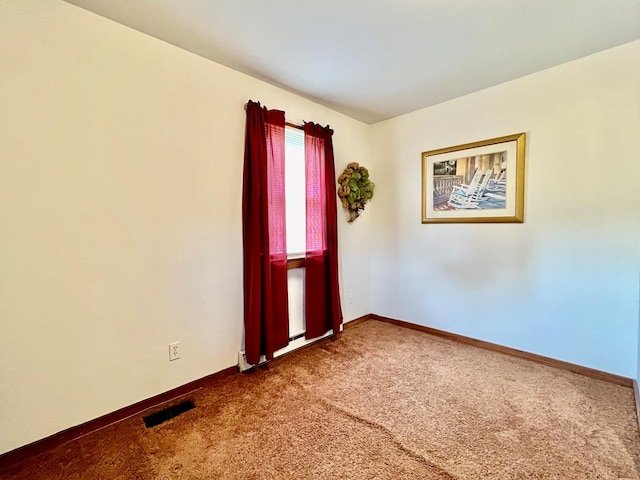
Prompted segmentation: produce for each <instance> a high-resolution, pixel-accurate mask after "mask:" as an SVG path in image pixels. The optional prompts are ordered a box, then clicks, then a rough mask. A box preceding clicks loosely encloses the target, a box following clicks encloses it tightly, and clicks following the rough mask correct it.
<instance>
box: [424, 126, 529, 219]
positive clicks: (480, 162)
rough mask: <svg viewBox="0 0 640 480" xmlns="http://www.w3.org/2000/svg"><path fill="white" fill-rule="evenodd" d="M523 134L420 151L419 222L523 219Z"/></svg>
mask: <svg viewBox="0 0 640 480" xmlns="http://www.w3.org/2000/svg"><path fill="white" fill-rule="evenodd" d="M525 146H526V134H525V133H516V134H513V135H507V136H505V137H498V138H491V139H489V140H482V141H479V142H473V143H465V144H464V145H456V146H455V147H447V148H439V149H437V150H430V151H428V152H423V153H422V223H522V222H524V188H525V181H524V180H525V178H524V173H525V170H524V166H525Z"/></svg>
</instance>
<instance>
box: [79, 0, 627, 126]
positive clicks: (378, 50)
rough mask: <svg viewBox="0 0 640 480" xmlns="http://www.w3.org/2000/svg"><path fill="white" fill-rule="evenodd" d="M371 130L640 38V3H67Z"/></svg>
mask: <svg viewBox="0 0 640 480" xmlns="http://www.w3.org/2000/svg"><path fill="white" fill-rule="evenodd" d="M67 1H68V2H69V3H73V4H75V5H78V6H81V7H83V8H86V9H88V10H91V11H93V12H95V13H98V14H100V15H103V16H105V17H107V18H110V19H112V20H115V21H116V22H119V23H122V24H124V25H127V26H129V27H131V28H134V29H136V30H139V31H141V32H144V33H146V34H149V35H151V36H154V37H156V38H159V39H161V40H164V41H166V42H169V43H171V44H174V45H177V46H179V47H181V48H184V49H185V50H188V51H191V52H193V53H196V54H198V55H201V56H203V57H205V58H209V59H211V60H214V61H216V62H218V63H221V64H224V65H227V66H229V67H231V68H233V69H235V70H239V71H241V72H244V73H247V74H249V75H252V76H254V77H257V78H260V79H263V80H266V81H267V82H269V83H272V84H274V85H278V86H281V87H284V88H286V89H287V90H291V91H294V92H297V93H299V94H301V95H303V96H305V97H307V98H310V99H313V100H315V101H316V102H318V103H321V104H323V105H326V106H329V107H331V108H333V109H335V110H338V111H340V112H343V113H345V114H347V115H349V116H351V117H353V118H357V119H359V120H362V121H364V122H367V123H373V122H377V121H380V120H383V119H386V118H390V117H394V116H396V115H400V114H403V113H407V112H410V111H414V110H417V109H419V108H423V107H426V106H429V105H434V104H436V103H440V102H443V101H445V100H449V99H451V98H455V97H459V96H462V95H465V94H467V93H471V92H474V91H477V90H480V89H483V88H486V87H489V86H492V85H496V84H499V83H502V82H505V81H508V80H512V79H514V78H517V77H520V76H523V75H526V74H529V73H532V72H536V71H539V70H542V69H545V68H548V67H551V66H554V65H558V64H561V63H564V62H567V61H570V60H573V59H576V58H579V57H583V56H585V55H589V54H591V53H595V52H597V51H600V50H605V49H607V48H611V47H614V46H616V45H621V44H623V43H626V42H630V41H632V40H636V39H638V38H640V0H395V1H391V0H324V1H322V2H309V1H305V0H296V1H294V0H271V1H267V0H67Z"/></svg>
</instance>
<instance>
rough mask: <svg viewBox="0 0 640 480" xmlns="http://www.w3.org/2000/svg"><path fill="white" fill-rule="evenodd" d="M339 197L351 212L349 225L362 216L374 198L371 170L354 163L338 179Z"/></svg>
mask: <svg viewBox="0 0 640 480" xmlns="http://www.w3.org/2000/svg"><path fill="white" fill-rule="evenodd" d="M338 185H340V186H339V187H338V196H339V197H340V200H341V201H342V206H343V207H344V208H346V209H347V210H348V211H349V223H351V222H353V221H354V220H355V219H356V218H358V217H359V216H360V210H364V205H365V204H366V203H367V201H368V200H371V199H372V198H373V189H374V187H375V184H374V183H373V182H372V181H371V180H369V170H367V169H366V168H365V167H362V166H360V165H358V164H357V163H356V162H352V163H350V164H349V165H347V167H346V168H345V169H344V172H342V175H340V176H339V177H338Z"/></svg>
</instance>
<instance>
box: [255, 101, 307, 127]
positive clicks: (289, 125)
mask: <svg viewBox="0 0 640 480" xmlns="http://www.w3.org/2000/svg"><path fill="white" fill-rule="evenodd" d="M248 105H249V102H247V103H245V104H244V111H245V112H246V111H247V106H248ZM258 105H260V102H258ZM284 124H285V125H286V126H287V127H291V128H297V129H298V130H304V126H303V125H298V124H297V123H293V122H284Z"/></svg>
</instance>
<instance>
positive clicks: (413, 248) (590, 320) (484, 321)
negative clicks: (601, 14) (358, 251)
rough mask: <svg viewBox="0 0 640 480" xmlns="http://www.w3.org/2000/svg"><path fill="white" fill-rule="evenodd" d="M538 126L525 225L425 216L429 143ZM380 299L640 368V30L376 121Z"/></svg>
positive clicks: (375, 254) (411, 315) (538, 348)
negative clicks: (603, 47)
mask: <svg viewBox="0 0 640 480" xmlns="http://www.w3.org/2000/svg"><path fill="white" fill-rule="evenodd" d="M519 132H526V133H527V136H528V137H527V142H528V146H527V164H526V177H527V178H526V183H527V188H526V207H525V209H526V219H525V223H524V224H514V225H511V224H496V225H492V224H470V225H464V224H457V225H456V224H453V225H434V224H429V225H422V224H421V223H420V218H421V213H420V198H421V184H420V178H421V174H420V168H421V165H420V153H421V152H423V151H428V150H433V149H437V148H442V147H448V146H453V145H460V144H463V143H468V142H474V141H478V140H483V139H488V138H494V137H499V136H503V135H509V134H514V133H519ZM372 134H373V135H372V137H371V138H372V141H373V154H374V161H373V163H372V169H373V170H374V171H375V172H376V174H377V176H378V177H380V178H383V179H384V183H383V184H379V188H378V192H377V197H376V199H375V205H374V207H375V208H373V210H372V211H373V217H372V239H373V243H372V291H371V298H372V309H373V311H374V312H376V313H378V314H381V315H386V316H390V317H395V318H399V319H403V320H407V321H410V322H415V323H418V324H422V325H428V326H432V327H436V328H440V329H443V330H447V331H451V332H455V333H458V334H462V335H468V336H471V337H474V338H479V339H483V340H487V341H491V342H495V343H498V344H502V345H507V346H510V347H514V348H519V349H522V350H526V351H530V352H534V353H538V354H542V355H547V356H550V357H554V358H557V359H561V360H566V361H569V362H573V363H577V364H581V365H586V366H588V367H593V368H597V369H601V370H605V371H608V372H612V373H617V374H620V375H625V376H627V377H634V376H635V375H636V354H637V343H638V305H639V298H638V295H639V291H638V290H639V288H638V287H639V284H638V272H639V271H640V194H639V193H640V142H639V141H638V138H639V134H640V41H636V42H633V43H629V44H627V45H623V46H621V47H618V48H614V49H611V50H607V51H604V52H601V53H598V54H596V55H592V56H589V57H585V58H582V59H580V60H576V61H573V62H570V63H567V64H564V65H560V66H558V67H555V68H551V69H548V70H545V71H542V72H539V73H536V74H533V75H529V76H527V77H523V78H520V79H517V80H514V81H511V82H508V83H505V84H502V85H498V86H496V87H493V88H489V89H486V90H483V91H480V92H477V93H474V94H471V95H468V96H465V97H462V98H458V99H455V100H452V101H449V102H446V103H442V104H439V105H436V106H433V107H430V108H426V109H423V110H419V111H416V112H413V113H410V114H407V115H403V116H400V117H397V118H394V119H391V120H388V121H386V122H382V123H380V124H377V125H375V126H373V129H372Z"/></svg>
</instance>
